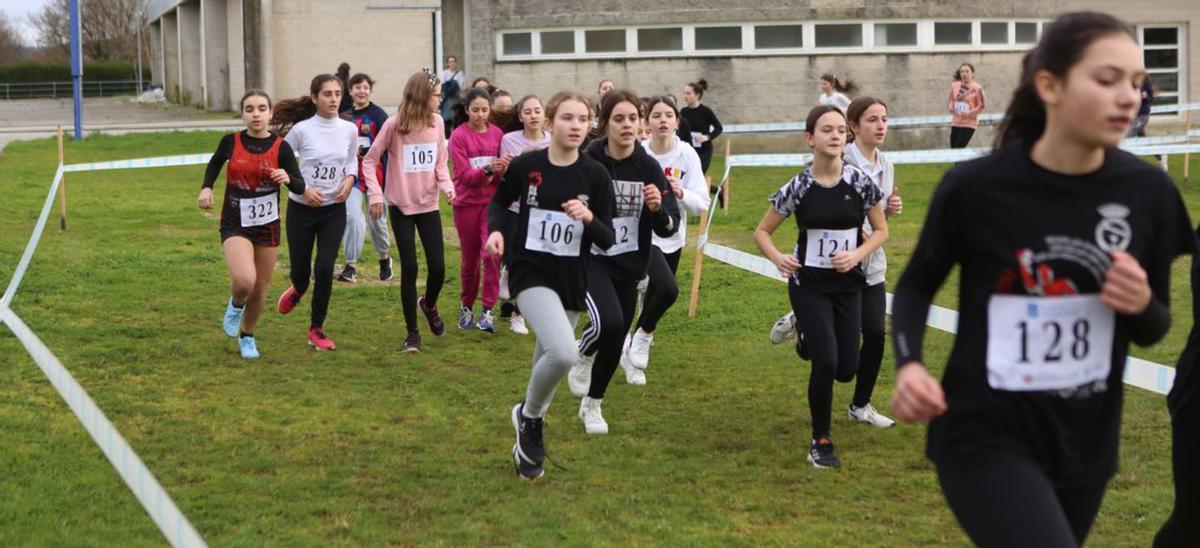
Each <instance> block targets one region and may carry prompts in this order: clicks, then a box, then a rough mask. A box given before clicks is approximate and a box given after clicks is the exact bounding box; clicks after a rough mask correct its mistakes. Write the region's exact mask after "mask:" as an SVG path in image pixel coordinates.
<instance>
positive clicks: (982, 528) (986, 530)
mask: <svg viewBox="0 0 1200 548" xmlns="http://www.w3.org/2000/svg"><path fill="white" fill-rule="evenodd" d="M1145 74H1146V70H1145V68H1144V66H1143V64H1142V54H1141V50H1140V49H1139V47H1138V41H1137V38H1136V35H1135V34H1134V31H1133V29H1132V28H1130V27H1129V26H1128V25H1126V24H1125V23H1123V22H1121V21H1119V20H1117V19H1116V18H1114V17H1112V16H1110V15H1106V14H1100V13H1088V12H1083V13H1068V14H1064V15H1061V16H1059V17H1058V18H1057V19H1055V20H1054V22H1053V23H1051V24H1050V25H1047V26H1046V28H1045V29H1044V30H1043V32H1042V36H1041V39H1040V40H1039V42H1038V44H1037V46H1036V47H1034V48H1033V50H1031V51H1030V52H1029V53H1027V54H1026V55H1025V58H1024V62H1023V65H1022V70H1021V78H1020V80H1019V81H1018V86H1017V88H1016V90H1015V91H1014V92H1013V97H1012V100H1011V101H1010V103H1009V107H1008V111H1007V112H1006V113H1005V116H1004V121H1003V122H1002V123H1001V126H1000V128H999V132H998V138H997V144H996V149H995V150H994V151H993V152H992V154H991V155H989V156H987V157H986V158H980V159H978V160H972V161H969V162H964V163H960V164H958V165H957V166H955V167H954V168H953V169H951V170H950V171H949V172H948V173H947V174H946V175H945V177H943V179H942V182H941V184H940V185H939V186H938V188H937V190H936V191H935V192H934V194H933V197H932V199H931V201H930V205H929V214H928V216H927V217H926V220H925V224H924V226H923V227H922V229H921V235H920V238H919V240H918V242H917V247H916V249H915V250H914V251H913V255H912V258H911V259H910V261H909V263H908V267H907V268H906V269H905V271H904V274H903V276H901V278H900V283H899V284H898V285H897V287H896V296H895V300H894V301H893V311H894V316H893V324H892V325H893V328H894V330H895V334H894V342H895V351H896V360H897V365H898V366H899V369H898V370H897V371H896V393H895V396H894V397H893V400H892V409H893V410H894V411H895V413H896V416H897V417H899V418H900V419H901V420H905V421H921V422H929V435H928V438H927V445H926V455H927V456H928V457H929V458H930V460H932V461H933V463H934V466H935V468H936V470H937V475H938V482H939V483H940V484H941V488H942V493H943V494H944V495H945V497H946V502H947V504H948V505H949V506H950V509H951V510H952V511H953V512H954V516H955V517H956V518H958V522H959V524H960V525H962V527H963V529H964V530H965V531H966V533H967V536H969V537H970V538H971V540H972V541H973V542H974V543H976V544H979V545H985V546H1079V545H1082V544H1083V542H1084V540H1085V539H1086V538H1087V534H1088V530H1089V529H1090V528H1091V525H1092V522H1093V520H1094V519H1095V517H1096V512H1097V511H1098V510H1099V509H1100V502H1101V499H1103V498H1104V490H1105V487H1106V485H1107V484H1108V480H1109V479H1110V478H1111V477H1112V476H1113V474H1114V473H1115V472H1116V470H1117V454H1118V446H1119V443H1120V426H1121V401H1122V394H1124V390H1123V389H1122V382H1121V379H1122V375H1123V373H1124V369H1125V358H1126V356H1127V355H1128V351H1129V343H1130V342H1133V343H1136V344H1139V345H1149V344H1153V343H1154V342H1155V341H1157V340H1159V339H1161V338H1162V337H1163V335H1165V334H1166V333H1167V330H1168V329H1169V327H1170V311H1169V304H1168V303H1169V302H1170V300H1169V299H1170V295H1171V293H1170V287H1169V285H1170V275H1171V273H1170V267H1171V262H1172V261H1173V259H1174V258H1175V257H1176V256H1178V255H1180V254H1182V253H1190V252H1192V250H1193V247H1194V241H1193V236H1192V232H1191V229H1190V221H1189V220H1188V213H1187V210H1186V209H1185V208H1184V204H1183V201H1182V199H1181V197H1180V196H1179V192H1178V191H1177V190H1176V188H1175V185H1174V184H1173V183H1172V181H1171V180H1170V179H1169V178H1168V177H1167V176H1166V175H1165V174H1163V173H1162V172H1161V171H1159V170H1157V169H1156V168H1154V167H1152V166H1150V165H1148V164H1147V163H1146V162H1144V161H1142V160H1141V159H1140V158H1137V157H1136V156H1133V155H1131V154H1128V153H1126V152H1124V151H1122V150H1120V149H1119V148H1118V145H1119V144H1120V142H1121V138H1122V137H1123V136H1124V135H1125V133H1126V132H1127V131H1128V130H1129V126H1130V124H1131V122H1132V121H1133V117H1134V115H1136V114H1137V108H1138V84H1140V83H1141V79H1142V78H1143V77H1145ZM955 265H959V266H960V267H961V271H960V272H961V273H960V277H959V290H958V295H959V306H958V310H959V311H960V312H959V314H960V315H959V318H958V334H957V336H955V338H954V346H953V348H952V349H951V351H950V356H949V360H948V363H947V364H946V372H945V375H944V377H943V379H942V382H941V383H939V382H938V381H937V380H936V379H934V378H933V377H932V376H930V374H929V373H928V372H927V371H926V369H925V365H924V363H925V358H924V356H923V355H922V342H923V340H924V334H925V320H926V314H927V313H928V312H929V305H930V302H931V301H932V299H933V296H934V294H935V293H936V292H937V290H938V288H939V287H940V286H941V285H942V282H943V281H944V280H945V279H946V276H947V274H948V273H949V272H950V270H951V268H953V267H954V266H955ZM1191 464H1194V463H1191Z"/></svg>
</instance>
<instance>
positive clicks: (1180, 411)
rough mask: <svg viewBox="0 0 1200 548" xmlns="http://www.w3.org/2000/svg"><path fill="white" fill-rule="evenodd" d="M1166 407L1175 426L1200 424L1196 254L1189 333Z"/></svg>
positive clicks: (1199, 312)
mask: <svg viewBox="0 0 1200 548" xmlns="http://www.w3.org/2000/svg"><path fill="white" fill-rule="evenodd" d="M1197 236H1198V237H1200V229H1197ZM1167 407H1168V408H1169V409H1170V410H1171V420H1172V421H1175V422H1176V423H1177V424H1181V422H1180V421H1200V255H1195V254H1193V255H1192V331H1191V333H1189V334H1188V340H1187V345H1186V346H1184V347H1183V353H1181V354H1180V355H1179V361H1178V362H1177V363H1176V364H1175V384H1174V385H1173V386H1172V387H1171V392H1170V393H1169V394H1167ZM1187 424H1195V423H1193V422H1187Z"/></svg>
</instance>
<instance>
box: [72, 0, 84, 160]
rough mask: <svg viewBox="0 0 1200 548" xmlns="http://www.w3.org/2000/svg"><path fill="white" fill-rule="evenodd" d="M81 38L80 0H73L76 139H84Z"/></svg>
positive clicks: (73, 79)
mask: <svg viewBox="0 0 1200 548" xmlns="http://www.w3.org/2000/svg"><path fill="white" fill-rule="evenodd" d="M82 48H83V46H82V44H81V42H80V38H79V0H71V89H72V91H73V92H74V96H75V140H76V141H78V140H80V139H83V51H82Z"/></svg>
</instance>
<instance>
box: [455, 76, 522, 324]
mask: <svg viewBox="0 0 1200 548" xmlns="http://www.w3.org/2000/svg"><path fill="white" fill-rule="evenodd" d="M463 104H464V105H466V110H467V115H468V116H469V119H468V122H467V123H465V124H463V125H461V126H458V128H457V129H455V130H454V133H452V134H451V135H450V159H451V160H452V161H453V162H454V174H453V179H454V193H455V195H456V196H457V198H455V200H454V227H455V228H456V229H457V230H458V240H459V242H460V246H459V247H460V249H461V251H462V262H461V264H460V267H459V275H460V276H461V277H462V295H461V296H460V304H459V315H458V328H459V329H474V328H475V327H476V325H475V297H477V296H478V295H479V283H480V280H479V266H480V265H479V263H480V260H481V259H482V261H483V309H482V310H481V311H480V313H479V325H478V327H479V329H480V330H482V331H487V332H488V333H495V332H496V319H495V317H494V316H493V315H492V307H494V306H495V305H496V297H497V294H498V293H499V292H500V258H499V257H497V256H493V255H487V254H485V253H483V246H484V244H485V243H486V242H487V237H488V227H487V205H488V203H489V202H491V200H492V196H493V195H494V194H495V193H496V185H498V184H499V182H500V178H501V177H503V176H504V171H505V170H506V169H508V162H509V161H510V160H512V157H511V156H501V155H500V140H501V139H503V138H504V132H503V131H501V130H500V128H498V127H496V126H495V125H492V124H491V123H489V122H488V116H489V115H490V114H491V108H490V107H491V98H490V97H489V96H488V93H487V92H486V91H484V90H482V89H479V88H472V89H470V90H468V91H467V95H466V97H465V98H464V99H463Z"/></svg>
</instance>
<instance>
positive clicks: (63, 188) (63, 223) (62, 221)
mask: <svg viewBox="0 0 1200 548" xmlns="http://www.w3.org/2000/svg"><path fill="white" fill-rule="evenodd" d="M63 163H64V158H63V129H62V126H58V165H60V166H61V165H63ZM58 184H59V186H58V190H59V191H60V194H59V198H60V201H61V203H62V213H61V214H60V216H59V218H58V226H59V228H61V229H62V230H66V229H67V176H66V174H63V176H62V179H61V180H60V181H59V183H58Z"/></svg>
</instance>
